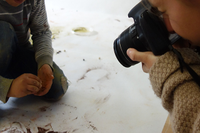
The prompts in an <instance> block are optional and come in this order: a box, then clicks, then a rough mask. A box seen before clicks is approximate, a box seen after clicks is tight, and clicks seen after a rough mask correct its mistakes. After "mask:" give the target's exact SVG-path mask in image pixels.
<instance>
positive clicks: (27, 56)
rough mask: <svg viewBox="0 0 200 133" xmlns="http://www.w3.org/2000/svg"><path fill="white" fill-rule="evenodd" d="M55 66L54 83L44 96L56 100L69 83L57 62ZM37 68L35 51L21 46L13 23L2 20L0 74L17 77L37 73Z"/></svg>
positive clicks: (6, 76) (0, 24) (63, 92)
mask: <svg viewBox="0 0 200 133" xmlns="http://www.w3.org/2000/svg"><path fill="white" fill-rule="evenodd" d="M30 46H31V45H30ZM53 67H54V79H53V84H52V86H51V89H50V90H49V92H48V93H47V94H46V95H44V96H42V97H44V98H46V99H48V100H53V101H55V100H59V99H60V98H61V97H62V96H63V95H64V94H65V93H66V91H67V89H68V83H67V78H66V77H65V75H64V73H63V71H62V70H61V69H60V68H59V67H58V66H57V65H56V64H55V63H53ZM37 70H38V68H37V62H36V61H35V53H34V51H33V50H32V49H31V48H22V47H20V46H19V45H18V40H17V37H16V34H15V31H14V29H13V27H12V25H10V24H9V23H7V22H4V21H0V75H1V76H2V77H5V78H9V79H15V78H17V77H18V76H20V75H22V74H24V73H32V74H34V75H37Z"/></svg>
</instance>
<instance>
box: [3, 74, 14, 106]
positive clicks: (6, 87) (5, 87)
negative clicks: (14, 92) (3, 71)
mask: <svg viewBox="0 0 200 133" xmlns="http://www.w3.org/2000/svg"><path fill="white" fill-rule="evenodd" d="M12 81H13V79H7V78H4V77H2V76H0V100H1V101H2V102H4V103H6V102H7V100H8V98H7V94H8V91H9V89H10V86H11V84H12Z"/></svg>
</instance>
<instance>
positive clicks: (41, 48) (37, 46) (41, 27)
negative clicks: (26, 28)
mask: <svg viewBox="0 0 200 133" xmlns="http://www.w3.org/2000/svg"><path fill="white" fill-rule="evenodd" d="M30 30H31V34H32V40H33V47H34V50H35V59H36V62H37V63H38V69H39V68H40V67H41V66H42V65H44V64H49V65H50V66H51V67H52V68H53V48H52V41H51V35H52V33H51V31H50V26H49V24H48V21H47V13H46V9H45V2H44V0H34V6H33V8H32V11H31V14H30Z"/></svg>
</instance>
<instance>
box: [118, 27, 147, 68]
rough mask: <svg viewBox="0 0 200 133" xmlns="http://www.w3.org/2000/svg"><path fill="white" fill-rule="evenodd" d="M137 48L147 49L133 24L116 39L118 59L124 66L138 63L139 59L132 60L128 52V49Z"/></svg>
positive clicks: (140, 49)
mask: <svg viewBox="0 0 200 133" xmlns="http://www.w3.org/2000/svg"><path fill="white" fill-rule="evenodd" d="M129 48H135V49H137V50H139V51H147V50H146V48H145V47H144V45H143V44H142V42H140V40H139V39H138V35H137V31H136V27H135V25H134V24H133V25H131V26H130V27H128V28H127V29H126V30H125V31H123V32H122V33H121V34H120V36H119V37H118V38H117V39H116V40H115V41H114V52H115V55H116V57H117V59H118V61H119V62H120V63H121V64H122V65H123V66H124V67H130V66H132V65H135V64H137V63H138V62H137V61H132V60H131V59H130V58H129V57H128V55H127V54H126V51H127V49H129Z"/></svg>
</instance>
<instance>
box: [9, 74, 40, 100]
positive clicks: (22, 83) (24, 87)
mask: <svg viewBox="0 0 200 133" xmlns="http://www.w3.org/2000/svg"><path fill="white" fill-rule="evenodd" d="M41 87H42V81H41V80H40V79H39V78H38V77H37V76H35V75H33V74H22V75H21V76H19V77H17V78H16V79H14V80H13V82H12V84H11V86H10V90H9V92H8V94H7V97H18V98H20V97H24V96H27V95H30V94H35V93H37V92H38V91H39V90H40V89H41Z"/></svg>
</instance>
